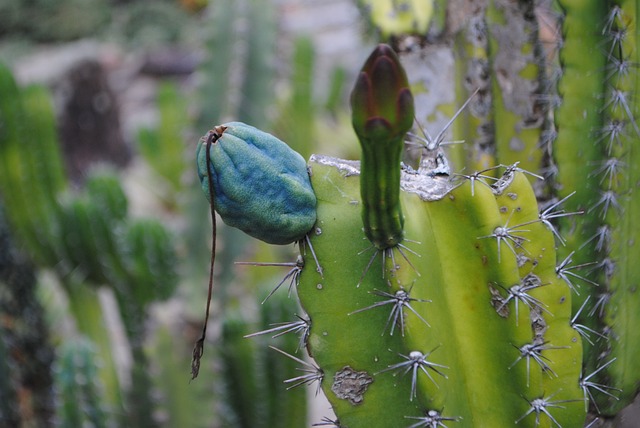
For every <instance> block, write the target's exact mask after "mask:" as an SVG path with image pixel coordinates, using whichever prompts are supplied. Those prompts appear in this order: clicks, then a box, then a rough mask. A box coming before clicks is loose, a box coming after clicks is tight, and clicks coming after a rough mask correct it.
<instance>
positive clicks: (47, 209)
mask: <svg viewBox="0 0 640 428" xmlns="http://www.w3.org/2000/svg"><path fill="white" fill-rule="evenodd" d="M0 93H2V97H0V98H1V99H2V100H3V102H1V103H0V122H1V123H2V124H3V126H2V128H0V159H1V160H0V162H2V166H1V167H0V171H1V172H0V190H1V192H2V198H3V200H4V202H5V204H6V205H5V206H6V211H7V218H8V219H9V220H10V223H11V224H12V225H13V226H14V228H15V231H16V235H17V238H18V239H19V241H20V242H21V245H22V246H23V248H24V249H25V250H26V251H28V252H29V254H32V255H33V256H34V258H35V260H36V261H37V262H38V263H39V264H40V265H41V266H43V267H46V268H49V269H51V271H52V272H54V273H55V274H56V276H57V279H58V281H59V282H60V284H61V285H62V287H63V288H64V290H65V292H66V294H67V298H68V301H69V308H70V311H71V313H72V314H73V316H74V318H75V321H76V327H77V329H78V331H79V332H81V333H82V334H83V335H84V336H86V337H87V338H88V339H89V340H91V341H92V342H93V345H94V346H95V349H96V352H98V353H99V354H100V355H101V356H102V364H101V365H100V366H99V367H98V368H97V373H98V377H99V379H100V381H101V383H102V386H103V388H102V390H101V392H100V394H101V397H99V400H100V401H101V405H102V406H103V407H104V408H105V409H109V411H110V412H111V413H110V414H107V415H105V416H104V418H105V420H110V419H111V420H113V418H114V417H115V414H125V413H124V409H125V404H124V402H123V396H124V395H125V394H124V393H123V390H124V388H123V386H122V385H120V382H119V379H118V377H117V375H116V366H115V361H114V354H113V344H112V342H111V338H110V337H109V333H108V331H107V329H106V328H105V325H104V323H105V321H104V313H103V308H102V304H101V303H100V300H99V296H98V294H97V289H98V288H99V287H100V286H103V285H108V286H109V287H110V289H111V290H112V292H113V294H114V296H115V298H116V301H117V303H118V309H119V310H120V315H121V319H122V321H123V323H124V326H125V332H126V333H127V338H128V340H129V344H130V346H131V348H130V349H129V351H131V355H132V357H133V360H134V363H133V365H134V369H133V372H134V376H137V377H136V381H135V382H134V385H136V386H142V384H143V383H145V384H148V383H149V382H150V379H149V373H148V372H147V371H146V365H147V362H146V357H145V355H144V350H143V345H144V344H143V338H144V335H145V325H144V323H145V318H146V312H147V311H148V308H149V305H150V304H151V303H153V302H157V301H160V300H165V299H167V298H168V297H169V296H170V295H171V294H172V293H173V291H174V289H175V286H176V284H177V275H176V265H177V258H176V251H175V247H174V243H173V240H172V237H171V233H170V232H169V231H168V230H167V229H166V228H165V227H164V226H163V225H162V224H161V223H159V222H158V221H156V220H150V219H132V218H131V217H130V216H129V214H128V201H127V197H126V195H125V193H124V191H123V189H122V185H121V184H120V180H119V179H118V178H117V177H116V176H115V175H114V174H113V173H111V172H108V171H105V170H94V171H92V172H91V173H90V174H89V177H88V178H87V181H86V189H85V191H84V192H82V193H80V192H74V191H72V190H71V189H70V188H69V186H68V184H67V183H68V181H67V179H66V176H65V173H64V169H63V167H62V162H61V159H60V153H59V149H58V148H57V141H56V137H55V128H54V120H53V111H52V109H51V105H50V100H49V98H48V95H47V93H46V91H44V90H43V89H42V88H39V87H30V88H27V89H24V90H20V89H18V88H17V86H16V85H15V82H14V81H13V77H12V76H11V74H10V73H9V72H8V70H7V69H6V68H4V67H1V68H0ZM87 367H88V366H87ZM141 374H142V377H140V375H141ZM91 376H92V377H95V376H93V375H91ZM92 394H94V395H95V394H98V392H97V390H96V391H94V392H92ZM131 394H133V399H132V400H131V405H129V406H127V412H128V413H127V416H128V417H130V418H133V419H135V420H136V421H137V423H138V425H139V426H149V425H152V417H153V415H152V413H153V408H152V406H151V404H150V400H149V399H148V396H149V390H148V388H147V389H144V388H143V389H139V388H138V389H135V388H134V389H132V390H131ZM95 400H98V398H97V397H95V396H92V401H95ZM70 405H72V406H73V405H74V403H71V404H70ZM101 419H102V416H101ZM133 419H132V420H133Z"/></svg>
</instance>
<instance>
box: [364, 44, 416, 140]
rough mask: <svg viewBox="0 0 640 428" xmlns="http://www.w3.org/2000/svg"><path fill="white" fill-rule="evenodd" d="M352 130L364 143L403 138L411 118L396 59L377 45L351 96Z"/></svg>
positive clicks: (406, 86) (408, 97)
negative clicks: (365, 141)
mask: <svg viewBox="0 0 640 428" xmlns="http://www.w3.org/2000/svg"><path fill="white" fill-rule="evenodd" d="M351 110H352V122H353V128H354V130H355V131H356V134H358V137H360V138H361V139H366V140H388V139H389V138H394V137H399V136H402V135H404V134H405V133H406V132H407V131H409V130H410V129H411V126H412V124H413V118H414V107H413V96H412V95H411V90H410V89H409V81H408V79H407V75H406V73H405V71H404V68H402V65H401V64H400V59H399V58H398V56H397V55H396V53H395V52H394V51H393V49H391V47H390V46H388V45H384V44H380V45H378V46H377V47H376V49H375V50H374V51H373V52H372V53H371V55H370V56H369V58H368V59H367V61H366V62H365V64H364V66H363V67H362V70H361V71H360V75H359V76H358V79H357V81H356V84H355V86H354V88H353V91H352V92H351Z"/></svg>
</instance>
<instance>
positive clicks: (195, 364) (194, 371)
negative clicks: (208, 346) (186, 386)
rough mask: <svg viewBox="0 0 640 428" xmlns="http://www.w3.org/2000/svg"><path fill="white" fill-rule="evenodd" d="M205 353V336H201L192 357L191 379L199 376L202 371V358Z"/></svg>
mask: <svg viewBox="0 0 640 428" xmlns="http://www.w3.org/2000/svg"><path fill="white" fill-rule="evenodd" d="M203 354H204V337H201V338H200V339H198V341H197V342H196V344H195V346H194V347H193V354H192V355H193V357H192V359H191V380H194V379H195V378H197V377H198V374H199V373H200V360H201V359H202V355H203Z"/></svg>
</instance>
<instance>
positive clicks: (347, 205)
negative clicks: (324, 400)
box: [298, 52, 585, 427]
mask: <svg viewBox="0 0 640 428" xmlns="http://www.w3.org/2000/svg"><path fill="white" fill-rule="evenodd" d="M372 55H376V53H375V52H374V54H372ZM364 69H367V65H365V67H364ZM385 78H386V79H389V75H388V74H387V75H386V76H385V75H384V74H383V73H380V76H377V79H380V80H382V81H384V79H385ZM380 80H374V83H372V84H371V85H372V86H373V87H375V84H376V83H378V82H379V81H380ZM358 91H361V89H360V85H359V84H358V83H356V87H355V89H354V93H357V92H358ZM393 93H401V90H396V92H393ZM390 99H391V100H393V97H389V96H387V97H382V98H380V101H378V103H381V104H383V105H382V106H381V107H380V108H381V109H384V108H385V106H384V103H388V104H386V105H391V106H393V105H397V104H395V103H394V102H393V101H391V102H389V101H387V100H390ZM352 103H354V104H356V103H358V98H352ZM357 108H358V105H357V104H356V105H355V106H354V115H355V117H358V115H359V114H360V113H359V112H358V110H357ZM387 108H388V107H387ZM368 117H372V118H375V117H376V116H375V115H371V116H368ZM378 117H379V116H378ZM409 117H410V118H411V119H412V115H409ZM354 124H357V122H356V121H355V120H354ZM354 127H356V133H357V134H358V135H359V138H360V141H361V144H362V145H363V146H364V145H366V144H371V143H369V142H367V141H366V140H365V139H364V138H362V136H361V135H360V132H358V127H357V125H354ZM381 140H382V141H384V137H383V138H382V139H381ZM371 146H373V144H371ZM376 148H377V147H376V146H374V148H373V149H371V150H376ZM364 150H365V149H363V151H364ZM380 153H382V150H381V151H380ZM429 156H430V155H429V153H428V152H425V154H424V155H423V159H422V163H423V165H422V166H421V168H420V169H418V170H417V171H416V170H412V169H408V168H405V170H404V171H403V174H402V179H401V180H400V183H399V186H398V187H399V189H402V191H401V192H400V196H399V201H398V202H400V203H401V205H402V206H403V207H404V211H405V213H406V214H405V217H404V219H405V222H404V228H403V230H404V235H405V236H406V240H405V241H404V242H405V247H404V248H403V247H399V248H396V250H397V252H396V250H392V251H388V252H382V257H377V256H376V255H374V256H373V257H368V256H365V255H364V254H363V253H364V252H365V250H366V249H367V244H366V241H364V240H363V234H362V231H361V228H360V224H361V220H360V219H359V215H360V211H365V214H363V215H366V211H367V210H369V209H371V208H370V207H368V206H367V204H364V198H365V196H364V192H365V190H364V188H362V190H361V192H360V194H361V195H362V196H360V195H359V194H358V187H359V185H360V186H362V184H361V183H360V184H359V183H358V182H359V181H361V180H364V179H365V172H364V170H365V168H371V169H375V168H376V167H378V165H375V164H373V165H372V164H370V163H365V162H364V159H366V157H365V158H363V162H362V164H361V165H358V164H356V163H353V162H345V161H340V160H336V159H331V158H326V157H321V156H317V157H312V159H311V177H312V185H313V187H314V191H315V192H316V195H317V198H318V201H319V203H318V220H317V223H316V227H317V230H318V231H321V233H316V234H313V235H312V238H311V243H312V245H313V246H314V248H315V254H316V255H317V257H318V260H319V261H320V263H321V264H322V265H323V266H326V267H325V269H324V278H320V277H319V276H318V275H317V274H316V273H314V272H312V271H310V270H307V269H305V270H303V272H302V274H301V276H300V285H299V288H298V293H299V296H300V300H301V304H302V306H303V307H304V309H305V310H306V311H307V313H308V314H309V316H310V318H311V331H310V334H309V340H308V345H307V347H308V350H309V353H310V355H312V356H313V358H314V359H315V361H316V362H317V363H318V365H319V367H320V368H321V370H322V388H323V389H324V391H325V393H326V394H327V396H328V397H329V400H330V401H331V402H332V404H333V407H334V410H335V411H336V413H337V415H338V418H339V421H340V424H341V426H349V427H357V426H365V425H366V424H369V425H371V424H381V425H382V426H399V425H401V424H403V423H407V422H408V419H406V418H409V419H415V420H418V421H421V422H417V423H416V424H415V425H413V426H431V425H428V423H429V422H428V421H429V420H431V421H433V420H438V418H440V420H446V419H443V418H447V417H449V418H451V419H450V420H455V421H461V423H463V424H471V425H474V426H475V425H486V426H511V425H512V424H514V423H515V422H516V421H517V422H518V423H519V424H520V425H523V426H537V425H538V423H544V424H546V423H549V424H556V425H557V426H563V427H566V426H578V425H576V424H580V423H581V421H582V420H584V417H585V409H584V405H583V404H582V391H581V390H580V387H579V378H580V373H581V370H582V366H581V361H582V358H581V355H582V347H581V343H580V340H579V337H580V336H579V334H578V332H576V331H575V330H574V329H572V327H571V325H570V324H571V323H570V320H571V304H570V302H571V293H570V289H569V288H568V287H567V286H566V284H564V283H563V282H562V281H561V280H559V279H558V277H557V275H556V273H555V266H556V264H555V263H556V255H555V250H554V246H555V243H554V239H555V238H554V233H553V231H552V230H550V229H549V228H548V226H547V225H546V224H545V223H544V222H542V221H541V219H540V216H539V213H538V209H537V202H536V199H535V195H534V192H533V190H532V187H531V186H530V185H529V183H528V179H527V178H526V175H525V174H524V173H523V172H521V171H522V170H520V169H519V168H518V167H516V166H511V167H507V168H506V169H505V171H504V173H503V175H502V177H501V178H500V179H499V180H498V181H496V182H495V183H494V184H493V185H492V186H488V185H486V184H485V185H484V186H482V185H479V184H478V183H475V184H476V186H475V188H474V189H473V193H472V184H471V183H470V182H465V183H464V184H463V185H460V186H458V187H455V186H454V184H452V182H451V180H450V177H449V176H448V175H447V174H442V172H439V171H441V170H437V169H430V168H428V167H427V166H426V164H427V162H428V161H432V160H433V159H429ZM397 165H398V167H399V162H398V163H397ZM374 172H375V171H372V172H369V174H373V173H374ZM360 176H362V178H360ZM379 183H384V181H382V180H380V181H379ZM454 187H455V188H454ZM336 189H338V190H336ZM361 198H362V199H361ZM361 200H362V201H363V202H360V201H361ZM379 203H382V200H381V202H379ZM396 203H397V202H396ZM387 229H388V230H393V228H390V227H388V228H387ZM365 234H366V224H365ZM368 238H369V241H371V245H372V246H373V247H375V248H379V247H378V245H377V244H376V241H375V240H373V239H371V238H370V237H368ZM449 263H451V266H447V265H448V264H449ZM394 333H395V334H394ZM345 378H346V379H348V381H346V382H345ZM356 386H357V387H356ZM478 390H482V391H483V392H482V394H477V393H476V392H473V391H478ZM485 400H486V401H485ZM487 403H491V405H488V404H487ZM434 412H436V413H434ZM543 413H544V415H543ZM421 423H423V424H424V425H420V424H421ZM529 424H530V425H529Z"/></svg>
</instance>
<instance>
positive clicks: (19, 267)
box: [0, 204, 54, 426]
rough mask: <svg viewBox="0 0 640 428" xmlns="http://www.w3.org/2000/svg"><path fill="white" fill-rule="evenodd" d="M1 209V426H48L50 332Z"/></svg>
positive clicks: (50, 416) (51, 401)
mask: <svg viewBox="0 0 640 428" xmlns="http://www.w3.org/2000/svg"><path fill="white" fill-rule="evenodd" d="M36 294H37V293H36V277H35V275H34V266H33V264H32V263H31V262H30V261H29V260H27V259H26V258H24V257H23V256H22V255H21V254H20V252H19V250H18V249H17V246H16V245H15V243H14V239H13V236H12V233H11V231H10V230H9V228H8V224H7V222H6V217H5V214H4V207H2V205H1V204H0V319H1V320H2V321H1V322H0V425H1V426H49V425H50V424H51V423H52V421H53V417H54V394H53V379H52V376H51V366H52V362H53V359H54V352H53V348H52V346H51V343H50V339H49V337H50V335H49V328H48V325H47V324H46V322H45V319H44V317H43V312H42V307H41V305H40V302H39V301H38V298H37V295H36Z"/></svg>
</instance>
